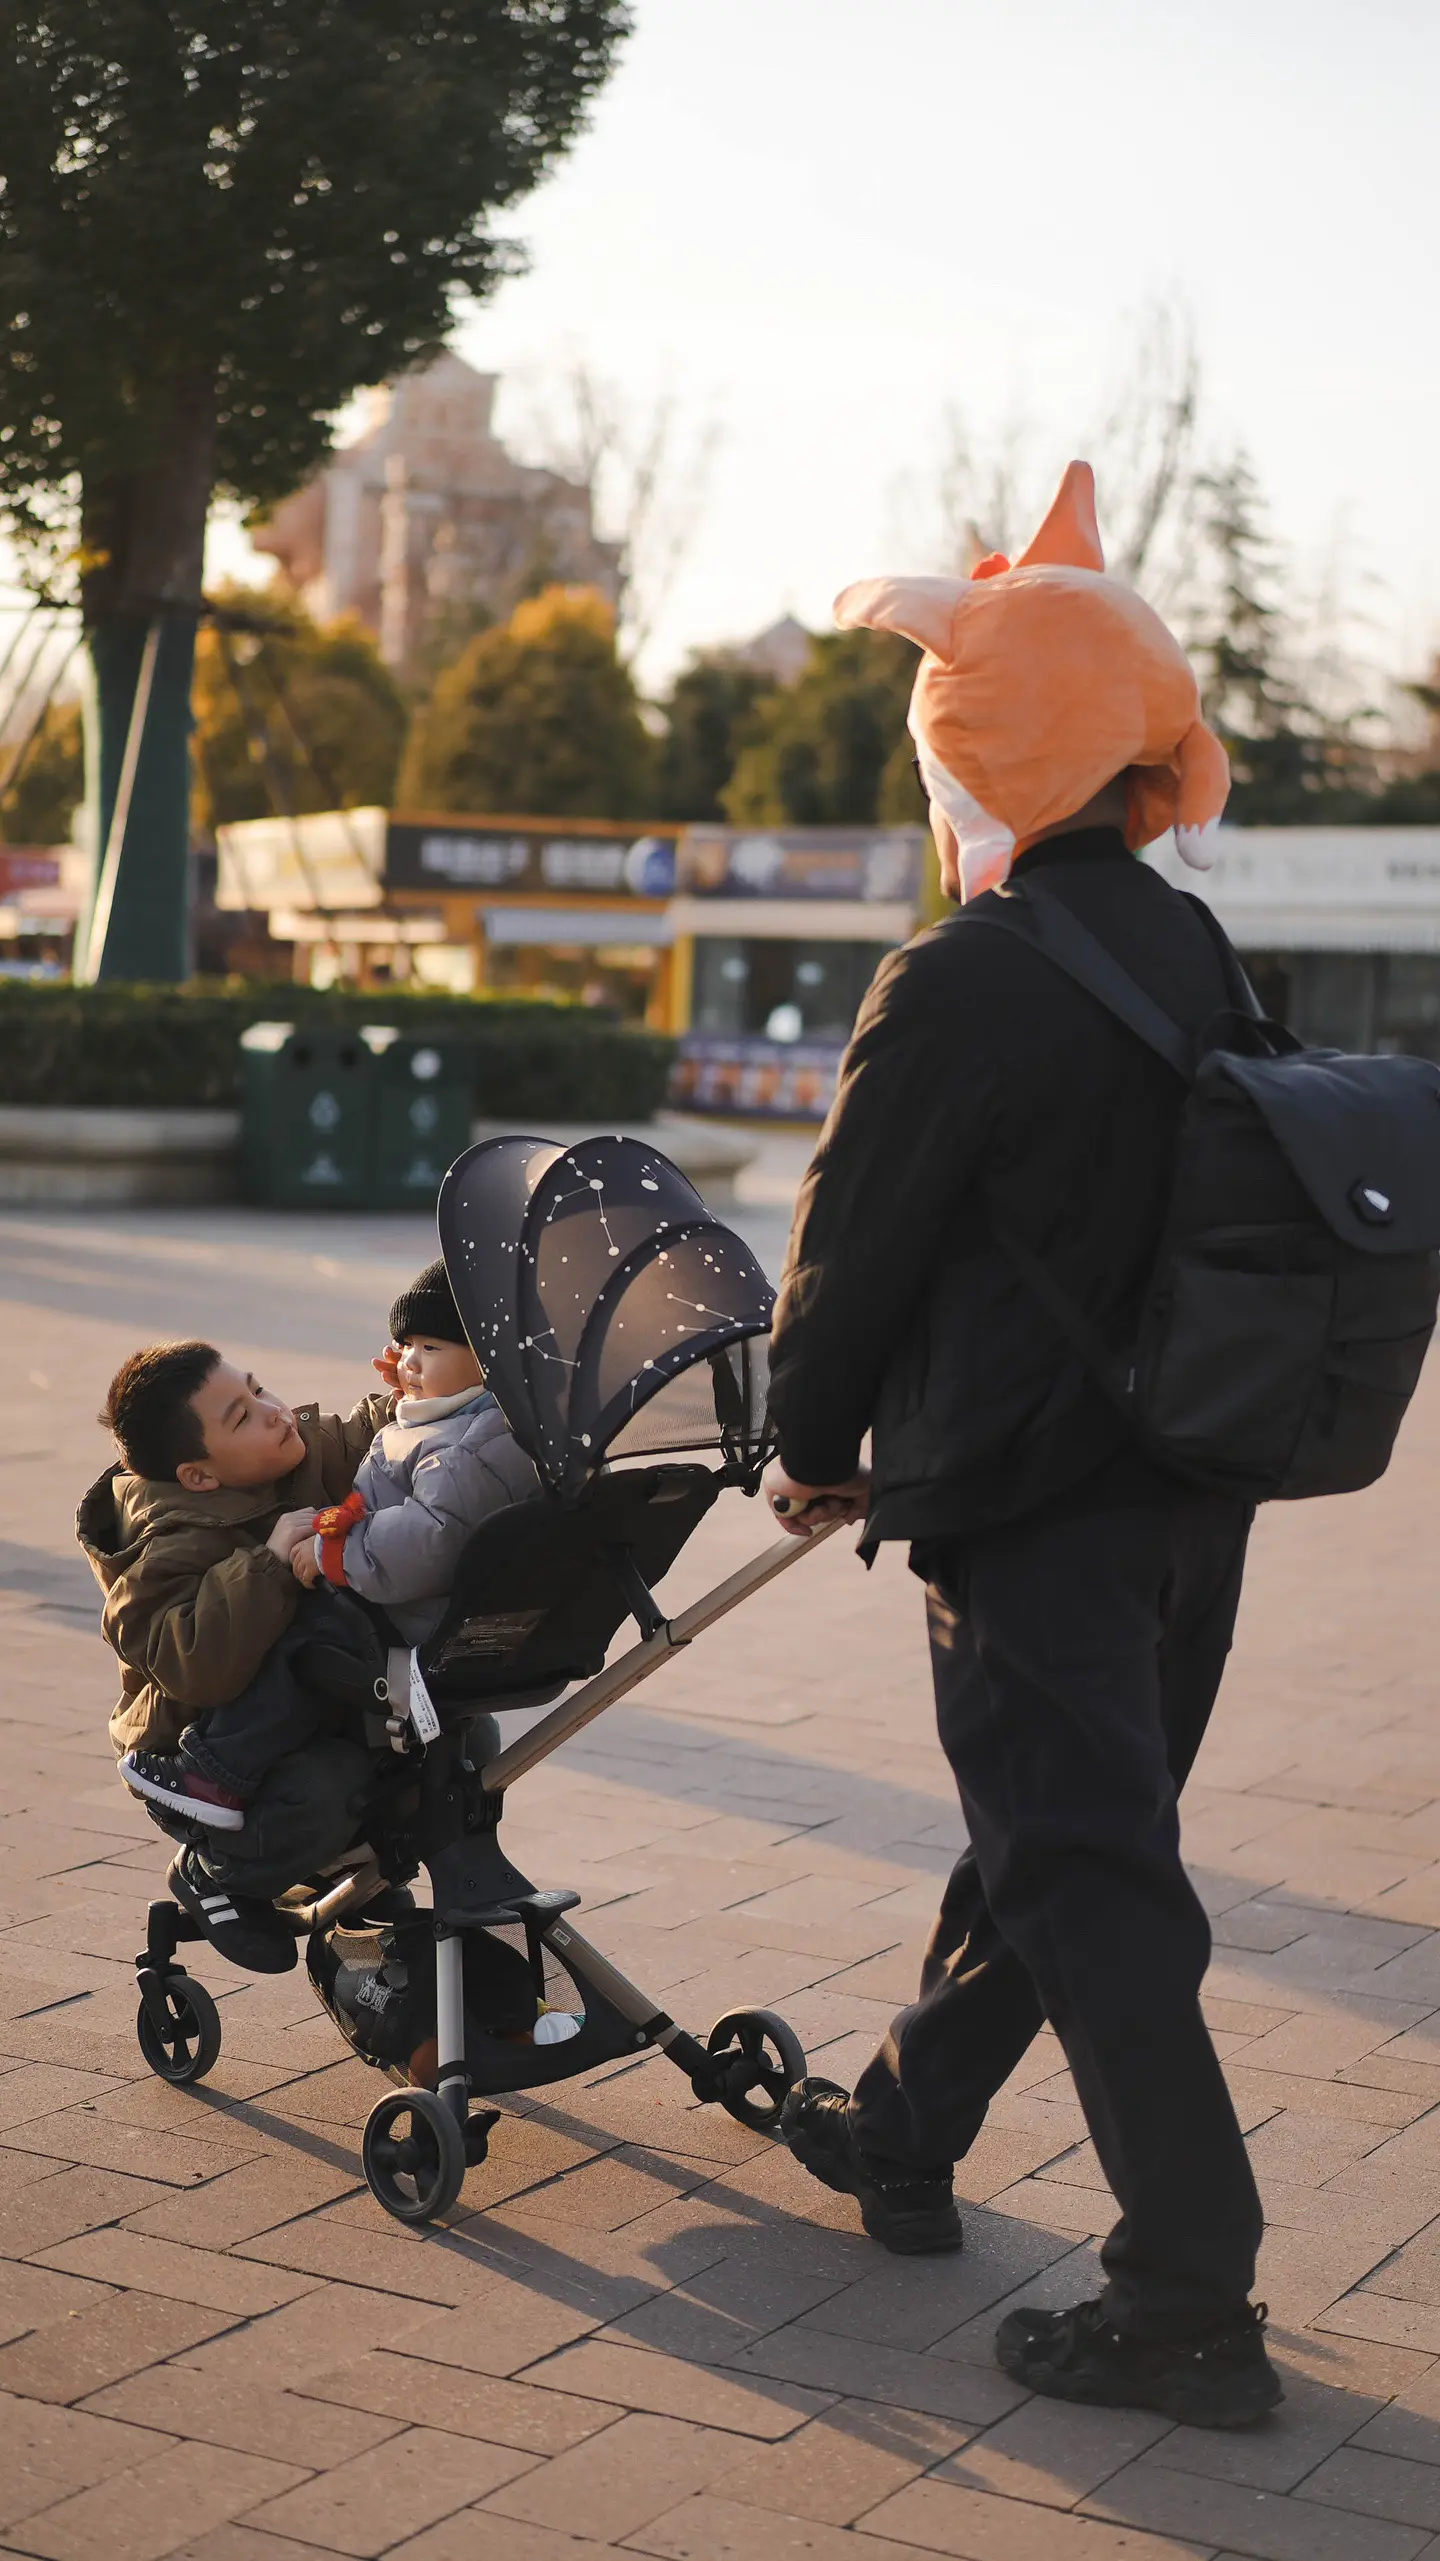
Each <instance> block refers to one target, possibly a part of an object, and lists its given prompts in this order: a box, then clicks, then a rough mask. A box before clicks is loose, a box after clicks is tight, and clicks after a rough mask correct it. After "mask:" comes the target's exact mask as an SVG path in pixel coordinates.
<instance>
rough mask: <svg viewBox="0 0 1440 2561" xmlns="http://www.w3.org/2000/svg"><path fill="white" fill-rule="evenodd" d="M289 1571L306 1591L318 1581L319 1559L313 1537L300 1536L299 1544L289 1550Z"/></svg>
mask: <svg viewBox="0 0 1440 2561" xmlns="http://www.w3.org/2000/svg"><path fill="white" fill-rule="evenodd" d="M290 1571H291V1573H292V1574H293V1575H294V1577H295V1580H296V1582H297V1583H302V1584H303V1585H304V1587H305V1589H306V1591H307V1592H308V1591H310V1590H311V1589H312V1587H313V1585H314V1584H315V1583H316V1582H318V1580H319V1576H320V1560H319V1558H318V1557H317V1555H316V1553H315V1541H314V1539H313V1538H302V1540H301V1541H300V1544H299V1546H298V1547H296V1548H293V1549H292V1550H291V1554H290Z"/></svg>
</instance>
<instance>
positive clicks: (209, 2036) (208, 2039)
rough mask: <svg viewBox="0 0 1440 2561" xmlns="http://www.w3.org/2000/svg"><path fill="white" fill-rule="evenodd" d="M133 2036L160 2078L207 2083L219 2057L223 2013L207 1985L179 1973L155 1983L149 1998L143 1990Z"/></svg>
mask: <svg viewBox="0 0 1440 2561" xmlns="http://www.w3.org/2000/svg"><path fill="white" fill-rule="evenodd" d="M157 2009H158V2010H159V2011H160V2012H161V2015H160V2016H159V2017H157V2016H156V2010H157ZM135 2034H136V2036H137V2037H138V2038H139V2041H140V2051H141V2053H142V2054H143V2055H144V2057H145V2060H146V2062H147V2063H148V2064H149V2066H150V2069H151V2071H152V2072H158V2074H159V2076H160V2078H161V2080H162V2081H172V2082H176V2083H184V2082H186V2081H203V2080H204V2078H205V2075H206V2073H207V2072H211V2071H213V2070H214V2068H215V2064H216V2062H217V2060H218V2058H219V2053H220V2013H219V2011H218V2010H217V2009H216V2007H215V2004H214V2002H213V2001H212V2000H211V1998H210V1995H209V1993H208V1992H207V1991H206V1989H205V1986H204V1984H203V1983H197V1982H196V1981H195V1978H194V1976H193V1975H191V1974H182V1973H180V1972H178V1971H177V1972H175V1973H174V1974H169V1975H167V1976H166V1977H165V1980H164V1981H163V1982H162V1983H160V1984H158V1985H155V1986H153V1987H152V1990H151V1995H150V1998H149V1999H148V2000H147V1999H146V1997H145V1995H144V1993H142V1994H141V1998H140V2008H139V2011H138V2013H137V2016H136V2020H135Z"/></svg>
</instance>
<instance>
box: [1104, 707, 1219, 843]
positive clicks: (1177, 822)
mask: <svg viewBox="0 0 1440 2561" xmlns="http://www.w3.org/2000/svg"><path fill="white" fill-rule="evenodd" d="M1229 796H1230V759H1229V757H1228V756H1227V755H1226V753H1225V750H1224V748H1223V747H1222V746H1221V744H1220V741H1219V739H1218V738H1217V737H1216V735H1215V732H1214V730H1213V729H1209V728H1207V727H1206V724H1205V722H1204V721H1203V720H1192V721H1191V723H1190V726H1189V728H1188V729H1187V730H1186V731H1185V733H1184V736H1183V737H1182V738H1181V739H1180V740H1179V741H1178V742H1177V744H1176V748H1175V752H1174V755H1173V756H1172V757H1171V759H1170V761H1169V763H1168V764H1165V765H1132V766H1131V768H1130V776H1129V784H1128V789H1127V807H1126V817H1127V824H1126V829H1125V835H1126V840H1127V842H1128V843H1129V844H1130V845H1131V846H1134V847H1138V846H1141V845H1153V844H1154V842H1155V839H1156V837H1157V836H1163V835H1164V833H1165V830H1166V828H1167V827H1173V828H1174V830H1175V842H1176V845H1177V846H1178V848H1179V851H1180V853H1181V855H1182V857H1183V859H1184V860H1185V861H1186V862H1187V863H1188V864H1189V865H1190V868H1191V870H1192V871H1208V870H1209V869H1210V866H1211V864H1212V863H1213V862H1214V860H1215V855H1216V852H1217V850H1218V848H1217V844H1216V838H1217V836H1218V833H1219V828H1220V820H1221V817H1222V815H1223V813H1224V808H1225V803H1226V801H1227V799H1228V798H1229Z"/></svg>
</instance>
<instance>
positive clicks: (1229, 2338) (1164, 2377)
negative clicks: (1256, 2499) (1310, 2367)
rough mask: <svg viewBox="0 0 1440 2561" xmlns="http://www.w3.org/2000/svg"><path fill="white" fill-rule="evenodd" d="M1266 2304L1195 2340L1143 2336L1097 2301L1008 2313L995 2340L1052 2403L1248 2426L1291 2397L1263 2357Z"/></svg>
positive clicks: (1019, 2376) (1193, 2424) (1186, 2423)
mask: <svg viewBox="0 0 1440 2561" xmlns="http://www.w3.org/2000/svg"><path fill="white" fill-rule="evenodd" d="M1264 2334H1265V2306H1264V2304H1263V2303H1253V2304H1252V2303H1247V2304H1246V2305H1245V2306H1244V2308H1243V2310H1242V2311H1240V2312H1238V2313H1237V2314H1236V2315H1235V2317H1234V2319H1233V2320H1231V2321H1229V2322H1228V2323H1227V2324H1226V2325H1225V2326H1224V2327H1223V2328H1220V2329H1211V2330H1210V2331H1209V2332H1208V2333H1202V2334H1201V2335H1200V2336H1198V2337H1197V2338H1194V2339H1191V2340H1187V2341H1184V2342H1181V2341H1178V2340H1162V2339H1141V2338H1136V2337H1134V2336H1133V2335H1132V2334H1131V2333H1130V2332H1129V2331H1126V2330H1117V2329H1116V2327H1115V2324H1114V2322H1113V2321H1111V2320H1109V2319H1107V2317H1106V2313H1105V2308H1104V2306H1103V2304H1101V2303H1099V2302H1092V2303H1077V2304H1075V2305H1074V2306H1073V2307H1072V2309H1071V2310H1070V2311H1068V2312H1029V2311H1025V2310H1021V2311H1019V2312H1007V2314H1006V2316H1005V2318H1004V2320H1003V2321H1002V2322H1001V2324H1000V2327H999V2329H998V2330H997V2331H996V2333H995V2354H996V2357H997V2359H998V2360H999V2363H1000V2364H1001V2365H1002V2366H1003V2368H1004V2370H1005V2372H1006V2373H1007V2374H1008V2375H1010V2376H1012V2377H1013V2379H1014V2381H1015V2382H1016V2383H1025V2384H1028V2385H1029V2388H1030V2390H1031V2391H1032V2392H1043V2393H1046V2394H1047V2395H1048V2396H1049V2397H1050V2398H1051V2399H1052V2400H1055V2401H1089V2402H1093V2403H1096V2404H1098V2405H1099V2407H1100V2408H1102V2409H1107V2410H1113V2409H1122V2410H1158V2411H1159V2412H1160V2414H1161V2416H1162V2418H1166V2419H1174V2420H1175V2421H1176V2423H1177V2424H1178V2425H1179V2426H1181V2427H1190V2428H1248V2427H1250V2426H1252V2425H1253V2423H1254V2422H1255V2420H1256V2419H1263V2417H1264V2416H1265V2413H1266V2411H1267V2410H1273V2409H1274V2408H1275V2405H1276V2403H1277V2402H1278V2401H1283V2399H1284V2397H1285V2395H1284V2392H1283V2391H1282V2389H1281V2385H1280V2377H1279V2375H1278V2374H1277V2373H1276V2371H1275V2368H1274V2366H1273V2365H1272V2364H1271V2362H1270V2359H1269V2358H1268V2356H1267V2355H1266V2353H1265V2335H1264Z"/></svg>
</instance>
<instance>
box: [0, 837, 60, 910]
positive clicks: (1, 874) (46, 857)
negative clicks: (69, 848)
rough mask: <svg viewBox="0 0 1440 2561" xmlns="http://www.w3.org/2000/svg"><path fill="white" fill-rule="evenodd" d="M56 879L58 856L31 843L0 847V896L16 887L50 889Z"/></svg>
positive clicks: (8, 896) (7, 895)
mask: <svg viewBox="0 0 1440 2561" xmlns="http://www.w3.org/2000/svg"><path fill="white" fill-rule="evenodd" d="M59 878H60V857H59V855H58V854H51V853H46V852H44V851H43V850H41V849H40V848H39V847H37V846H32V845H3V846H0V898H10V897H13V895H14V893H15V891H16V890H17V889H53V888H54V887H55V885H56V883H57V882H58V880H59Z"/></svg>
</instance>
